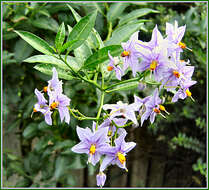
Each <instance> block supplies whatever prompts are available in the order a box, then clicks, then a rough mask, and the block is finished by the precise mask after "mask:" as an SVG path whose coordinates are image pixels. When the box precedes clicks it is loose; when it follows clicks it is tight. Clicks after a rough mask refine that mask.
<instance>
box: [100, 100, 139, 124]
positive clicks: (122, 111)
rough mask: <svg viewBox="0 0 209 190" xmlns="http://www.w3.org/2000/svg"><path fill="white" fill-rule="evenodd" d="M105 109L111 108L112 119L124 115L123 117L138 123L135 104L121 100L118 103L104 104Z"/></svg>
mask: <svg viewBox="0 0 209 190" xmlns="http://www.w3.org/2000/svg"><path fill="white" fill-rule="evenodd" d="M103 109H104V110H109V109H111V112H110V119H112V118H114V117H116V116H122V117H123V118H126V119H130V120H131V121H133V123H134V124H136V125H137V120H136V116H135V113H134V111H136V108H135V104H130V105H128V104H126V103H125V104H124V103H123V102H121V101H119V102H117V104H105V105H103Z"/></svg>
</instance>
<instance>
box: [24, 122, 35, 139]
mask: <svg viewBox="0 0 209 190" xmlns="http://www.w3.org/2000/svg"><path fill="white" fill-rule="evenodd" d="M37 131H38V126H37V124H35V123H32V124H30V125H28V126H27V127H26V128H25V130H24V131H23V136H24V137H25V138H26V139H29V138H31V137H34V136H35V135H36V133H37Z"/></svg>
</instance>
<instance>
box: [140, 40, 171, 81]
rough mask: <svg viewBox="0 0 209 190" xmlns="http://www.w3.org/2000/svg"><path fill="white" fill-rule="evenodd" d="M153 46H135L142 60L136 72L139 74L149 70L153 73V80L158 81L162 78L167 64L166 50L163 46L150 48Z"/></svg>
mask: <svg viewBox="0 0 209 190" xmlns="http://www.w3.org/2000/svg"><path fill="white" fill-rule="evenodd" d="M147 44H149V43H147ZM153 44H154V43H153ZM153 44H152V46H150V47H149V46H147V47H145V46H143V45H141V44H137V50H138V52H140V54H141V58H142V61H141V62H140V64H139V65H138V70H139V71H141V72H142V71H145V70H150V71H151V72H153V74H154V77H155V80H157V81H160V80H161V79H162V78H163V72H164V70H165V68H166V66H167V63H168V56H167V48H166V46H163V45H162V46H156V47H154V48H152V47H153Z"/></svg>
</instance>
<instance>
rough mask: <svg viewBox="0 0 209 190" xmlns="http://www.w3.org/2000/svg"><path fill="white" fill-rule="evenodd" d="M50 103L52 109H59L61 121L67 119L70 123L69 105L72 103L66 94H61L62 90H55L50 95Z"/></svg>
mask: <svg viewBox="0 0 209 190" xmlns="http://www.w3.org/2000/svg"><path fill="white" fill-rule="evenodd" d="M49 105H50V109H51V110H54V109H58V111H59V115H60V119H61V122H62V121H63V120H65V122H66V123H68V124H69V122H70V114H69V110H68V107H67V106H69V105H70V99H69V98H68V97H67V96H66V95H64V94H61V93H60V91H57V92H54V93H53V94H52V95H51V96H50V97H49Z"/></svg>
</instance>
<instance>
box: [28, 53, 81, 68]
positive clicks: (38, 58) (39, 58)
mask: <svg viewBox="0 0 209 190" xmlns="http://www.w3.org/2000/svg"><path fill="white" fill-rule="evenodd" d="M62 57H63V58H64V56H62ZM24 62H27V63H48V64H53V65H57V66H58V67H60V68H62V69H67V70H69V68H68V66H67V65H66V64H65V63H63V62H62V61H61V60H60V59H58V58H56V57H54V56H50V55H35V56H32V57H29V58H28V59H26V60H24ZM67 63H68V64H69V65H70V66H71V67H72V68H73V69H74V70H75V71H78V70H79V69H80V67H81V65H80V63H78V62H77V59H76V58H75V57H72V56H67Z"/></svg>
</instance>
